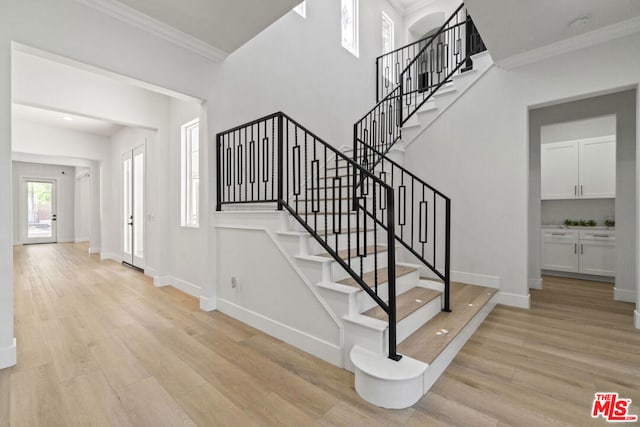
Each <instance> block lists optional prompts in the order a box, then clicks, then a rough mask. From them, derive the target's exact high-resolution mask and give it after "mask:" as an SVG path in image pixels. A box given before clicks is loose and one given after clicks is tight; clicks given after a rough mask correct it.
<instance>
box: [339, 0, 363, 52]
mask: <svg viewBox="0 0 640 427" xmlns="http://www.w3.org/2000/svg"><path fill="white" fill-rule="evenodd" d="M358 25H359V23H358V0H342V47H344V48H345V49H347V50H348V51H349V52H351V53H353V54H354V55H355V56H358V54H359V43H360V40H359V38H358Z"/></svg>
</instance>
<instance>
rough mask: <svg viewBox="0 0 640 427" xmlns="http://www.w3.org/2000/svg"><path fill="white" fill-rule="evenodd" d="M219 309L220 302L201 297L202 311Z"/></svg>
mask: <svg viewBox="0 0 640 427" xmlns="http://www.w3.org/2000/svg"><path fill="white" fill-rule="evenodd" d="M217 307H218V301H217V299H216V298H208V297H203V296H201V297H200V310H202V311H214V310H216V309H217Z"/></svg>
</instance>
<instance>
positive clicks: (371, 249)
mask: <svg viewBox="0 0 640 427" xmlns="http://www.w3.org/2000/svg"><path fill="white" fill-rule="evenodd" d="M364 249H365V252H366V253H367V254H368V255H373V254H374V252H378V253H381V252H387V247H386V246H367V247H366V248H364ZM318 256H321V257H324V258H331V257H332V256H331V254H330V253H328V252H325V253H323V254H319V255H318ZM338 256H339V257H340V258H342V259H347V258H355V257H357V256H358V249H357V248H352V249H351V251H349V249H343V250H341V251H338Z"/></svg>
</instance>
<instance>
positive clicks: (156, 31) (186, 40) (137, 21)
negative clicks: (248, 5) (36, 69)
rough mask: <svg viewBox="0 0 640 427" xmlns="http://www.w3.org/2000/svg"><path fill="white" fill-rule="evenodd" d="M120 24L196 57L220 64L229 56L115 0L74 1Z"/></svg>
mask: <svg viewBox="0 0 640 427" xmlns="http://www.w3.org/2000/svg"><path fill="white" fill-rule="evenodd" d="M76 1H77V2H78V3H81V4H84V5H85V6H88V7H90V8H93V9H95V10H98V11H100V12H102V13H104V14H106V15H109V16H111V17H112V18H115V19H117V20H119V21H121V22H124V23H126V24H129V25H132V26H134V27H137V28H139V29H141V30H143V31H146V32H148V33H151V34H153V35H155V36H157V37H160V38H162V39H164V40H166V41H168V42H170V43H173V44H175V45H177V46H180V47H182V48H184V49H187V50H190V51H191V52H194V53H195V54H197V55H200V56H202V57H204V58H207V59H210V60H212V61H215V62H221V61H222V60H224V59H225V58H226V57H227V56H228V55H229V54H228V53H227V52H225V51H223V50H222V49H219V48H217V47H215V46H212V45H210V44H209V43H206V42H204V41H202V40H200V39H198V38H195V37H193V36H191V35H189V34H187V33H185V32H183V31H180V30H178V29H176V28H174V27H172V26H170V25H167V24H165V23H164V22H161V21H158V20H157V19H154V18H152V17H150V16H149V15H146V14H144V13H142V12H140V11H138V10H136V9H134V8H132V7H130V6H127V5H125V4H123V3H120V2H119V1H117V0H76Z"/></svg>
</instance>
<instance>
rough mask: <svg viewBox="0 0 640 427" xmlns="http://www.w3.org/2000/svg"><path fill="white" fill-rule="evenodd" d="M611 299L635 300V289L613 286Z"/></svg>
mask: <svg viewBox="0 0 640 427" xmlns="http://www.w3.org/2000/svg"><path fill="white" fill-rule="evenodd" d="M613 299H614V300H616V301H625V302H636V291H635V290H628V289H618V288H615V287H614V288H613Z"/></svg>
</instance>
